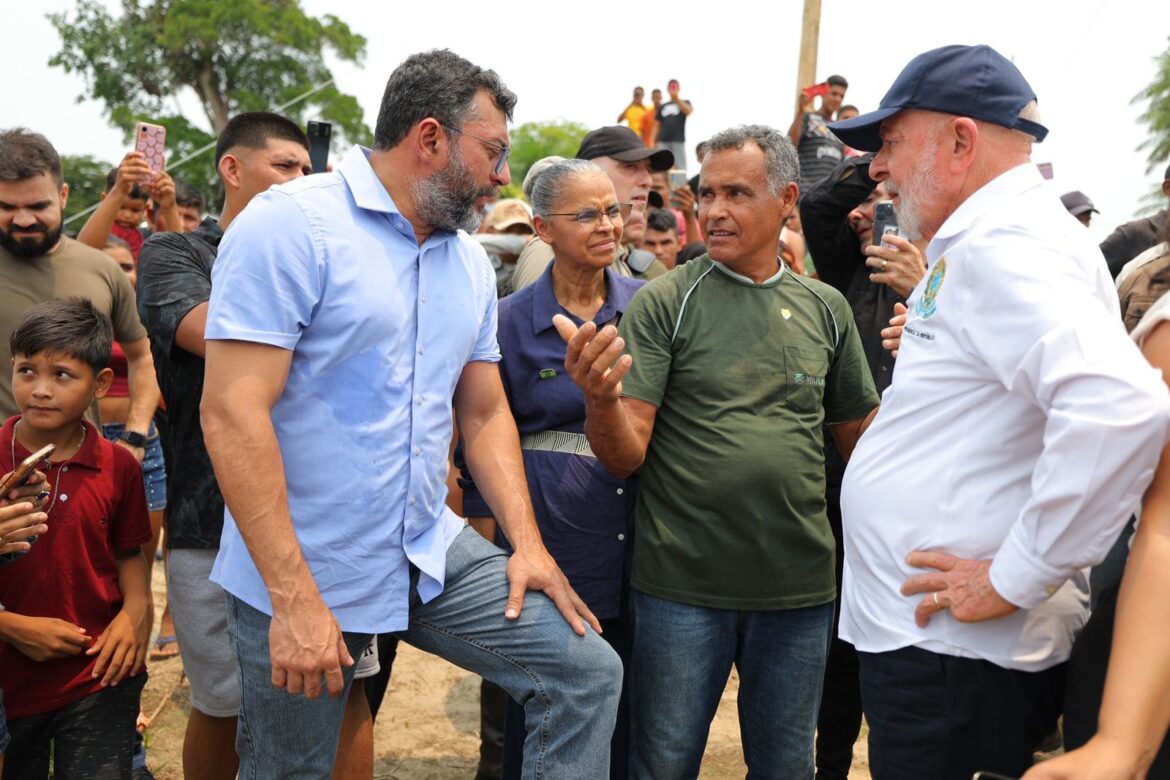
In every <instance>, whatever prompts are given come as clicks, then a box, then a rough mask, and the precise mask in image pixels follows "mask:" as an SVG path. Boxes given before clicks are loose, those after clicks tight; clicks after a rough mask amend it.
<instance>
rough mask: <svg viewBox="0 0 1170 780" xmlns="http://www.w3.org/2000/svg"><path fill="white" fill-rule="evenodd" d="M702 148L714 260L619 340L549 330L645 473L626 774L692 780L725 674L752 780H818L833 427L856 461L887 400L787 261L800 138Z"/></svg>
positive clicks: (591, 413)
mask: <svg viewBox="0 0 1170 780" xmlns="http://www.w3.org/2000/svg"><path fill="white" fill-rule="evenodd" d="M708 144H709V145H708V152H707V157H706V159H705V160H704V162H703V169H702V174H701V178H700V182H699V221H700V223H701V224H702V225H703V233H704V235H706V236H707V243H708V252H709V254H708V255H704V256H703V257H700V258H699V259H698V260H695V261H692V262H690V263H687V264H686V265H684V266H681V267H680V268H677V269H675V270H674V271H672V272H670V273H668V274H666V275H665V276H663V277H661V278H659V279H655V280H653V281H652V282H650V283H649V284H647V285H646V286H645V287H644V288H642V290H640V291H639V292H638V295H637V296H636V297H635V298H634V300H633V301H632V302H631V304H630V306H629V308H628V309H627V311H626V314H625V316H624V318H623V319H622V321H621V324H620V335H619V331H618V330H615V329H614V328H613V327H606V328H604V329H602V331H601V332H600V333H598V332H597V331H596V328H595V326H594V325H593V324H591V323H586V324H585V325H584V326H583V327H582V328H581V329H580V330H579V331H575V330H574V328H573V326H572V324H571V323H569V322H568V320H563V321H560V320H558V328H559V329H560V330H561V334H562V336H564V337H565V338H566V339H567V340H568V342H569V347H568V351H567V354H566V357H565V365H566V368H567V369H568V370H569V371H570V373H571V374H572V375H573V377H574V379H575V380H576V381H577V383H578V384H579V385H580V386H581V388H582V390H583V391H584V394H585V399H586V410H587V420H586V425H585V432H586V434H587V435H588V437H589V442H590V445H591V446H592V448H593V451H594V452H595V453H596V455H597V457H598V458H599V459H600V460H601V461H602V463H604V464H605V466H606V467H607V468H608V469H609V470H610V471H612V472H613V473H615V474H619V475H627V474H630V473H632V472H635V471H638V472H639V473H640V475H641V493H640V495H639V499H638V505H637V514H636V517H637V521H636V533H635V541H634V575H633V583H632V584H633V588H634V594H633V599H634V602H633V603H634V614H635V634H634V653H633V655H634V661H633V664H634V667H633V690H632V706H633V717H632V720H633V724H634V726H633V734H632V738H631V739H632V746H631V770H632V776H634V777H654V778H674V777H693V776H695V775H696V774H697V773H698V769H699V762H700V760H701V758H702V755H703V749H704V746H705V744H706V738H707V732H708V730H709V727H710V722H711V718H712V717H713V716H714V714H715V710H716V708H717V706H718V704H719V699H720V696H721V695H722V692H723V688H724V686H725V684H726V682H727V677H728V674H729V672H730V670H731V665H732V664H733V663H734V664H735V665H736V666H737V668H738V670H739V673H740V692H739V697H740V702H739V707H740V721H741V733H742V738H743V748H744V757H745V759H746V761H747V765H748V771H749V774H751V775H752V776H753V777H756V776H758V777H778V778H795V777H809V778H811V777H812V771H813V769H812V767H813V764H812V745H813V733H814V730H815V726H816V714H817V708H818V705H819V700H820V692H821V681H822V676H823V671H824V663H825V655H826V652H827V649H828V644H829V636H830V631H831V624H832V619H833V598H834V595H835V588H834V580H833V556H834V547H833V536H832V533H831V531H830V530H829V524H828V520H827V517H826V514H825V485H824V463H823V455H822V445H823V433H822V432H823V430H824V429H825V426H826V425H827V426H828V430H829V431H830V432H831V433H832V434H833V437H834V438H835V439H836V441H837V443H838V445H839V446H840V448H841V450H842V452H844V453H846V454H848V453H849V452H850V451H851V450H852V448H853V445H854V444H855V443H856V440H857V437H858V436H860V435H861V432H862V431H863V430H864V429H865V427H866V426H867V425H868V423H869V420H870V419H872V417H873V414H874V412H875V411H876V408H877V404H878V397H877V393H876V392H875V390H874V386H873V379H872V378H871V376H870V373H869V369H868V367H867V365H866V362H865V355H864V353H863V351H862V348H861V342H860V340H859V339H858V336H857V331H856V326H855V324H854V320H853V316H852V314H851V312H850V309H849V305H848V304H847V303H846V301H845V299H844V298H843V297H842V296H841V295H840V294H839V293H838V292H837V291H835V290H833V289H832V288H830V287H829V286H827V285H824V284H821V283H820V282H817V281H813V280H809V279H805V278H803V277H800V276H797V275H795V274H793V273H792V272H790V271H788V270H786V269H785V268H784V265H783V263H782V262H781V261H780V260H779V258H778V251H777V250H778V246H779V240H780V230H781V227H782V226H783V224H784V219H785V218H786V217H787V216H788V214H789V213H790V212H791V211H792V209H793V206H794V205H795V203H796V198H797V191H798V190H797V185H796V184H795V183H794V182H795V180H796V178H797V176H798V168H799V166H798V164H797V162H796V151H795V149H794V148H793V147H792V144H791V142H790V141H789V140H788V139H787V138H786V137H785V136H784V135H782V134H781V133H779V132H777V131H776V130H773V129H772V128H768V127H762V126H758V125H754V126H748V127H740V128H734V129H731V130H726V131H724V132H723V133H720V134H719V135H717V136H715V137H714V138H712V139H711V140H710V141H709V142H708Z"/></svg>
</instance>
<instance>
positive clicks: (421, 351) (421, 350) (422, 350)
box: [418, 347, 426, 355]
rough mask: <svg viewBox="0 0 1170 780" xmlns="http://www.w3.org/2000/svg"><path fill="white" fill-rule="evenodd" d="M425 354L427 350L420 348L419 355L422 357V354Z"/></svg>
mask: <svg viewBox="0 0 1170 780" xmlns="http://www.w3.org/2000/svg"><path fill="white" fill-rule="evenodd" d="M424 352H426V350H425V349H423V348H422V347H419V348H418V354H420V355H421V354H422V353H424Z"/></svg>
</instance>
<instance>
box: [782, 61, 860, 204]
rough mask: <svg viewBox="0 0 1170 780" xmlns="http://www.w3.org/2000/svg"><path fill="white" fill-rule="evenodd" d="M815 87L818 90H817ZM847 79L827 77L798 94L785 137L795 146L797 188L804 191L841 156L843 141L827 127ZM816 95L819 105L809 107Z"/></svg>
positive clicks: (839, 102)
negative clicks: (798, 101)
mask: <svg viewBox="0 0 1170 780" xmlns="http://www.w3.org/2000/svg"><path fill="white" fill-rule="evenodd" d="M818 87H819V89H817V88H818ZM847 89H849V82H848V81H846V80H845V77H844V76H837V75H832V76H829V78H827V79H826V80H825V81H824V82H822V84H816V85H814V86H813V87H810V88H808V89H805V90H801V93H800V107H799V108H797V110H796V116H795V117H794V118H793V120H792V126H791V127H789V128H788V137H789V138H790V139H791V140H792V143H794V144H795V145H796V152H797V154H798V155H799V157H800V190H801V192H807V191H808V190H809V189H810V188H811V187H812V186H813V185H814V184H816V183H817V182H819V181H820V180H821V179H823V178H825V176H827V175H829V173H830V172H831V171H832V170H833V168H835V167H836V166H837V163H839V162H841V160H842V159H844V157H845V144H843V143H841V141H840V139H838V138H837V136H835V135H833V132H832V131H831V130H829V127H828V123H829V122H831V121H833V117H834V115H836V113H837V109H839V108H840V107H841V103H842V102H843V101H844V100H845V90H847ZM818 96H819V97H820V99H821V105H820V108H817V109H816V110H813V101H814V100H815V99H816V98H817V97H818Z"/></svg>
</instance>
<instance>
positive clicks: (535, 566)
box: [504, 547, 601, 636]
mask: <svg viewBox="0 0 1170 780" xmlns="http://www.w3.org/2000/svg"><path fill="white" fill-rule="evenodd" d="M530 590H539V591H542V592H543V593H544V594H545V595H546V596H548V597H549V598H550V599H552V601H553V603H554V604H556V605H557V609H559V610H560V611H561V615H563V616H564V618H565V622H567V623H568V624H569V625H570V626H572V627H573V630H574V631H575V632H577V634H578V635H579V636H585V622H586V621H587V622H588V623H589V625H590V626H592V627H593V630H594V631H596V632H597V633H598V634H600V633H601V623H600V622H599V621H598V620H597V617H596V616H595V615H594V614H593V613H592V612H591V611H590V610H589V607H587V606H585V602H584V601H582V600H581V597H580V596H578V595H577V593H576V591H574V590H573V588H572V587H571V586H570V585H569V580H568V578H567V577H565V574H564V572H562V571H561V569H560V567H559V566H557V563H556V561H554V560H553V557H552V556H551V555H549V554H548V551H547V550H545V549H544V548H543V547H542V548H540V549H539V550H538V551H532V550H523V551H521V550H517V551H516V552H515V553H514V554H513V555H512V557H511V559H509V561H508V605H507V607H506V608H505V609H504V617H506V618H507V619H508V620H515V619H516V618H518V617H520V610H521V609H523V608H524V594H525V592H527V591H530Z"/></svg>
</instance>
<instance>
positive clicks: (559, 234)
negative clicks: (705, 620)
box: [460, 160, 643, 778]
mask: <svg viewBox="0 0 1170 780" xmlns="http://www.w3.org/2000/svg"><path fill="white" fill-rule="evenodd" d="M530 198H531V200H532V209H533V212H534V215H535V216H534V217H533V227H534V228H535V229H536V235H537V236H538V237H539V238H540V239H541V240H543V241H545V242H546V243H548V244H549V245H550V246H551V247H552V249H553V253H554V260H553V263H552V264H551V265H550V266H549V267H548V270H546V271H545V273H544V275H543V276H542V277H541V278H540V279H539V280H538V281H536V282H535V283H533V284H531V285H529V286H528V287H525V288H524V289H522V290H520V291H519V292H517V293H514V294H513V295H511V296H509V297H507V298H504V299H503V300H502V301H501V302H500V308H499V329H498V336H499V343H500V352H501V355H502V361H501V363H500V373H501V375H502V377H503V381H504V389H505V391H506V392H507V395H508V401H509V404H510V406H511V408H512V414H513V415H514V416H515V418H516V426H517V428H518V429H519V431H520V441H521V445H520V446H521V448H522V449H523V453H524V471H525V473H526V474H527V477H528V490H529V493H530V494H531V496H532V504H533V509H534V510H535V512H536V519H537V523H538V524H539V526H540V531H541V534H542V536H543V537H544V544H545V546H546V547H547V548H548V551H549V553H551V554H552V556H553V557H554V558H555V559H556V561H557V564H558V565H559V566H560V567H561V569H562V570H563V571H564V572H565V574H566V575H567V576H568V578H569V582H570V584H572V586H573V588H574V590H576V591H577V593H578V595H580V596H581V598H582V599H584V600H585V603H586V604H588V606H589V608H590V609H591V610H592V611H593V612H594V613H595V614H596V615H597V617H598V618H599V619H600V620H601V625H602V630H603V637H604V638H605V639H606V640H607V641H608V642H609V643H610V644H611V645H612V646H613V648H614V649H615V650H616V651H617V653H618V655H619V656H621V658H622V662H623V663H624V664H626V668H627V669H628V668H629V649H630V640H631V637H632V631H631V627H630V626H629V625H628V612H627V608H628V602H629V581H630V564H631V560H632V554H633V539H632V533H633V527H634V501H635V498H636V493H637V477H631V478H629V479H617V478H615V477H613V476H611V475H610V474H609V472H607V471H606V470H605V467H604V466H602V465H601V463H599V462H598V460H597V458H595V457H594V456H593V452H592V450H591V449H590V448H589V443H588V441H587V440H586V439H585V434H584V426H585V399H584V396H583V395H582V394H581V391H580V390H579V389H578V388H577V385H576V384H574V382H573V380H572V378H571V377H570V376H569V375H568V374H567V373H565V371H564V368H563V367H562V364H563V362H564V359H565V343H564V341H562V340H561V337H560V336H559V335H558V334H557V331H556V328H554V327H553V324H552V318H553V315H554V314H563V315H565V316H567V317H569V318H570V319H572V320H573V322H574V323H575V324H577V325H578V326H580V325H581V324H583V323H584V322H585V321H593V322H595V323H597V325H598V327H602V326H604V325H607V324H613V325H616V324H617V322H618V320H619V319H620V318H621V316H622V312H624V311H625V308H626V305H627V304H628V303H629V301H630V299H631V298H633V297H634V293H635V292H636V291H637V289H638V287H640V286H641V285H642V284H643V282H641V281H637V280H634V279H631V278H628V277H623V276H619V275H617V274H616V273H614V272H613V271H612V270H611V269H610V266H611V265H612V264H613V261H614V257H615V256H616V254H617V250H618V247H619V245H620V243H621V236H622V225H623V220H624V219H625V217H626V216H627V215H628V214H629V205H628V204H623V203H618V200H617V196H616V195H615V194H614V188H613V184H612V183H611V182H610V179H609V177H608V176H607V175H606V174H605V172H604V171H603V170H602V169H601V168H600V167H598V166H597V165H596V164H594V163H592V162H589V161H587V160H558V161H555V162H552V163H551V164H548V165H547V166H546V167H545V168H544V170H542V171H541V172H539V174H538V175H537V176H536V177H535V179H534V180H533V181H532V182H531V193H530ZM460 484H461V485H462V486H463V489H464V494H463V502H464V503H463V509H464V513H465V514H466V515H467V516H468V517H469V518H471V519H473V520H476V519H477V518H479V519H482V520H483V521H485V522H486V521H489V519H490V514H491V510H490V509H489V508H488V507H487V505H486V504H485V503H484V501H483V499H482V497H481V496H480V495H479V493H478V491H476V489H475V485H474V483H473V482H472V481H471V480H470V479H469V477H468V474H467V472H466V470H465V469H464V471H463V479H461V480H460ZM478 522H479V521H478V520H477V524H478ZM497 542H498V543H500V544H501V546H504V547H507V546H508V543H507V539H506V538H504V537H503V536H502V535H499V536H498V538H497ZM523 705H524V702H519V703H517V702H513V701H511V700H509V701H508V715H507V721H506V725H505V729H504V775H503V776H504V777H505V778H510V777H517V778H518V777H520V768H521V762H522V752H523V742H524V709H523ZM627 712H628V708H627V703H626V696H625V694H624V693H623V695H622V701H621V704H620V706H619V709H618V719H617V726H616V728H615V730H614V737H613V742H612V745H611V747H612V755H611V759H610V761H611V772H610V774H611V777H614V778H624V777H626V776H627V771H626V763H627V754H628V752H629V750H628V746H629V737H628V732H629V728H628V717H627ZM531 725H532V727H533V728H537V729H538V728H540V724H538V723H537V724H531Z"/></svg>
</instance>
